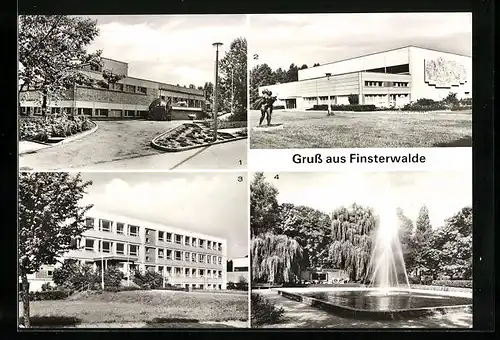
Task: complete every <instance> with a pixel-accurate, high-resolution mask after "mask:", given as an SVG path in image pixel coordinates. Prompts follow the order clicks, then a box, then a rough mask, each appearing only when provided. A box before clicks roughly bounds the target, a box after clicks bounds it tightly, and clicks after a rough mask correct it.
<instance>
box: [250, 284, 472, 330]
mask: <svg viewBox="0 0 500 340" xmlns="http://www.w3.org/2000/svg"><path fill="white" fill-rule="evenodd" d="M253 292H254V293H259V294H263V295H264V297H265V298H267V299H268V300H270V301H272V302H273V303H275V304H276V306H281V307H283V309H284V310H285V313H284V315H283V320H282V322H281V323H279V324H273V325H265V326H262V328H470V327H472V313H467V312H462V311H460V312H453V313H446V314H435V315H433V316H430V317H426V318H421V319H415V320H394V321H370V320H356V319H349V318H343V317H339V316H336V315H333V314H331V313H328V312H326V311H323V310H320V309H317V308H314V307H311V306H309V305H307V304H303V303H300V302H297V301H293V300H290V299H287V298H285V297H282V296H281V295H279V294H278V292H277V291H276V290H274V289H268V290H256V291H253Z"/></svg>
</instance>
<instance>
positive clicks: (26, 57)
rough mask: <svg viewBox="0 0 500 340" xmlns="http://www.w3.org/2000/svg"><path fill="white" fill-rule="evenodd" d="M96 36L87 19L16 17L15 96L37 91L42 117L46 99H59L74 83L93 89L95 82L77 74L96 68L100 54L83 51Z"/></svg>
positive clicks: (94, 26) (64, 16)
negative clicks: (17, 19) (16, 61)
mask: <svg viewBox="0 0 500 340" xmlns="http://www.w3.org/2000/svg"><path fill="white" fill-rule="evenodd" d="M98 34H99V30H98V28H97V21H93V20H90V19H87V18H80V17H74V16H67V15H21V16H19V35H18V41H19V44H18V46H19V83H20V86H19V89H18V90H19V94H21V92H22V91H24V90H34V91H39V92H40V93H41V106H42V114H46V112H47V100H48V99H49V98H50V99H51V100H57V99H60V98H62V97H63V96H64V94H65V92H66V90H68V89H69V88H71V87H72V86H73V85H75V84H77V85H90V86H95V85H96V84H97V83H98V82H97V81H96V79H94V78H92V77H90V76H88V75H87V74H86V73H83V72H80V71H81V70H83V69H84V68H85V67H87V66H99V65H100V62H101V60H100V57H101V51H97V52H95V53H88V52H87V48H88V46H89V45H90V43H91V42H92V41H93V40H94V38H95V37H97V35H98ZM101 84H102V83H101Z"/></svg>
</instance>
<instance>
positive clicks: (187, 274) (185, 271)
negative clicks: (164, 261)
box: [184, 268, 191, 277]
mask: <svg viewBox="0 0 500 340" xmlns="http://www.w3.org/2000/svg"><path fill="white" fill-rule="evenodd" d="M190 272H191V271H190V270H189V268H185V269H184V276H186V277H188V276H189V273H190Z"/></svg>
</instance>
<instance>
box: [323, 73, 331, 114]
mask: <svg viewBox="0 0 500 340" xmlns="http://www.w3.org/2000/svg"><path fill="white" fill-rule="evenodd" d="M331 75H332V74H331V73H325V76H326V78H327V79H328V80H330V76H331ZM327 88H328V87H327ZM327 94H328V115H330V114H331V113H332V111H331V109H332V107H331V104H330V93H327Z"/></svg>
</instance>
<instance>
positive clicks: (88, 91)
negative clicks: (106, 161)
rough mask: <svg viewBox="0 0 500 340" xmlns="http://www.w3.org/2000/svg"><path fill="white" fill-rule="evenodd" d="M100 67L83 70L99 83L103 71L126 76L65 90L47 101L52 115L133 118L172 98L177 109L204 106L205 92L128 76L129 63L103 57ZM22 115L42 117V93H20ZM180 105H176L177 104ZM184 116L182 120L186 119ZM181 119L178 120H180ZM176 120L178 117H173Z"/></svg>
mask: <svg viewBox="0 0 500 340" xmlns="http://www.w3.org/2000/svg"><path fill="white" fill-rule="evenodd" d="M101 64H102V65H101V66H100V67H98V68H90V67H88V68H87V69H86V70H85V71H81V72H83V73H85V74H87V75H89V76H90V77H92V78H94V79H96V80H104V78H103V76H102V73H103V71H109V72H111V73H112V74H115V75H122V76H124V78H123V79H121V80H119V81H118V82H116V83H115V84H109V85H108V87H107V88H98V87H88V86H73V87H72V88H71V89H69V90H68V91H66V92H65V93H64V95H63V98H62V99H60V100H50V98H49V99H48V101H47V106H48V107H50V112H51V113H61V112H63V111H65V112H66V113H74V114H80V115H81V114H84V115H88V116H91V117H97V118H99V117H102V118H106V117H107V118H134V117H144V116H145V115H146V114H147V112H148V109H149V104H151V102H152V101H153V100H154V99H157V98H161V99H163V100H167V99H171V100H172V101H171V102H172V104H173V106H174V107H176V106H179V107H182V111H193V113H195V112H197V111H201V110H202V108H203V106H204V104H205V93H204V91H203V90H198V89H191V88H186V87H183V86H176V85H171V84H166V83H160V82H156V81H152V80H146V79H140V78H135V77H131V76H129V75H128V63H126V62H123V61H117V60H113V59H109V58H101ZM19 99H20V106H21V112H20V113H22V114H34V115H37V114H41V107H40V106H41V93H40V92H38V91H23V92H21V94H20V98H19ZM176 104H177V105H176ZM184 116H185V114H183V115H182V117H180V118H182V119H186V118H185V117H184ZM180 118H179V119H180ZM173 119H176V117H173Z"/></svg>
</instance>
